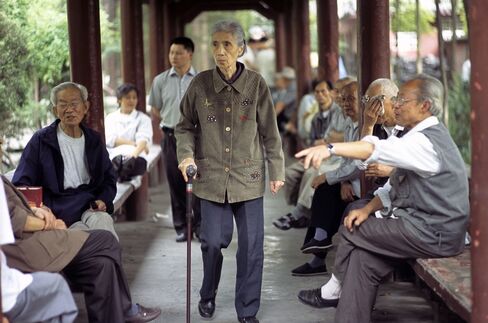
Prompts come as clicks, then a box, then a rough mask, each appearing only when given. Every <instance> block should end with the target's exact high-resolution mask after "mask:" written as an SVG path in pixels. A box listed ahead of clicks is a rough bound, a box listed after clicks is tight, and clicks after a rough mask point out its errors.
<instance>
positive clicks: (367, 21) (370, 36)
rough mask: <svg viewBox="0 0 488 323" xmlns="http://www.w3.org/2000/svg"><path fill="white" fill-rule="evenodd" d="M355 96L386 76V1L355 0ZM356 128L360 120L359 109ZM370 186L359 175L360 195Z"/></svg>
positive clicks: (387, 68)
mask: <svg viewBox="0 0 488 323" xmlns="http://www.w3.org/2000/svg"><path fill="white" fill-rule="evenodd" d="M357 4H358V6H357V8H358V17H359V22H358V57H359V59H360V62H359V73H358V77H359V91H358V92H359V93H358V94H359V98H360V97H361V96H362V95H364V93H365V92H366V89H367V88H368V86H369V84H370V83H371V82H373V81H374V80H376V79H378V78H382V77H384V78H390V12H389V1H388V0H376V1H371V0H358V2H357ZM360 111H361V112H360V115H359V129H360V132H359V133H361V128H362V122H363V107H361V109H360ZM371 188H372V183H371V181H368V180H366V178H365V177H364V175H363V176H361V194H362V195H363V196H364V194H365V193H366V192H368V191H369V190H370V189H371Z"/></svg>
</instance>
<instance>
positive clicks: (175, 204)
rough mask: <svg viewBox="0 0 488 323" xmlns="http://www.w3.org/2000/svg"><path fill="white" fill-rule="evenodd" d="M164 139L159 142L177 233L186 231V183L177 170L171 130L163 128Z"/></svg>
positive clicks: (195, 209) (196, 218)
mask: <svg viewBox="0 0 488 323" xmlns="http://www.w3.org/2000/svg"><path fill="white" fill-rule="evenodd" d="M163 131H164V138H163V141H162V142H161V145H162V150H163V160H164V166H165V168H166V177H167V178H168V184H169V192H170V195H171V213H173V225H174V228H175V230H176V232H177V233H181V232H184V231H185V229H186V183H185V180H184V179H183V175H181V172H180V170H179V169H178V158H177V156H176V138H175V136H174V132H173V130H172V129H169V128H163ZM193 216H194V217H193V231H194V232H197V233H198V231H199V228H200V218H201V216H200V203H199V199H198V197H196V196H195V197H194V198H193Z"/></svg>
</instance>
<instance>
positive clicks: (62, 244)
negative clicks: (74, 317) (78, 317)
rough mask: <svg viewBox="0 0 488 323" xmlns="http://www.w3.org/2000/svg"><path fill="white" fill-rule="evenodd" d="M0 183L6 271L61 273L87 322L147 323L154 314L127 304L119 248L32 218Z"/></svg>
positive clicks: (51, 220) (43, 216)
mask: <svg viewBox="0 0 488 323" xmlns="http://www.w3.org/2000/svg"><path fill="white" fill-rule="evenodd" d="M1 177H2V181H3V184H4V186H5V193H6V196H7V204H8V209H9V213H10V219H11V222H12V229H13V231H14V236H15V239H16V241H15V243H13V244H9V245H4V246H3V247H2V251H3V252H4V254H5V256H6V258H7V264H8V265H9V267H11V268H15V269H18V270H20V271H22V272H34V271H41V270H42V271H49V272H58V271H61V272H62V273H63V274H64V276H65V277H66V279H67V280H68V282H69V283H71V284H72V285H73V286H75V287H78V288H81V291H82V292H83V293H84V294H85V304H86V308H87V312H88V319H89V321H90V322H149V321H152V320H154V319H156V318H157V317H158V316H159V315H160V314H161V310H160V309H159V308H146V307H144V306H141V305H139V304H134V303H132V300H131V296H130V291H129V285H128V284H127V280H126V277H125V272H124V270H123V268H122V259H121V248H120V245H119V243H118V241H117V240H116V239H115V237H114V236H113V235H112V234H111V233H110V232H109V231H106V230H92V231H88V232H85V231H82V230H65V229H59V228H62V227H64V228H66V226H65V225H64V223H63V221H62V220H59V219H56V217H55V216H54V214H53V213H52V212H51V210H49V209H48V208H45V207H43V208H38V209H37V210H36V213H34V212H32V210H31V209H30V207H29V205H28V204H27V201H26V200H25V198H24V196H23V195H22V193H20V192H19V191H18V190H17V189H16V188H15V187H14V186H13V185H12V184H11V183H10V182H9V181H8V180H7V179H6V178H5V177H4V176H1Z"/></svg>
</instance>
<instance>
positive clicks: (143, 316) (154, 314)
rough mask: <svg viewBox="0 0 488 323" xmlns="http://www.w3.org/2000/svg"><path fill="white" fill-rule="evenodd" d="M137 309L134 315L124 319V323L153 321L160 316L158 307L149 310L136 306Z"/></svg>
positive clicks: (148, 308)
mask: <svg viewBox="0 0 488 323" xmlns="http://www.w3.org/2000/svg"><path fill="white" fill-rule="evenodd" d="M136 305H137V308H138V309H139V310H138V311H137V313H136V314H135V315H132V316H130V317H126V318H125V322H126V323H143V322H150V321H152V320H155V319H156V318H158V317H159V315H161V309H160V308H159V307H155V308H150V307H144V306H142V305H139V304H136Z"/></svg>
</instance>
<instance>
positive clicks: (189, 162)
mask: <svg viewBox="0 0 488 323" xmlns="http://www.w3.org/2000/svg"><path fill="white" fill-rule="evenodd" d="M190 165H193V166H194V167H195V168H196V167H197V165H196V164H195V160H194V159H193V158H185V159H183V160H182V161H181V163H180V164H179V165H178V169H179V170H180V172H181V174H182V175H183V178H184V179H185V182H188V176H187V175H186V169H187V168H188V166H190Z"/></svg>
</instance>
